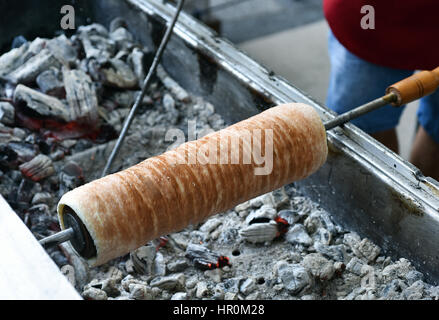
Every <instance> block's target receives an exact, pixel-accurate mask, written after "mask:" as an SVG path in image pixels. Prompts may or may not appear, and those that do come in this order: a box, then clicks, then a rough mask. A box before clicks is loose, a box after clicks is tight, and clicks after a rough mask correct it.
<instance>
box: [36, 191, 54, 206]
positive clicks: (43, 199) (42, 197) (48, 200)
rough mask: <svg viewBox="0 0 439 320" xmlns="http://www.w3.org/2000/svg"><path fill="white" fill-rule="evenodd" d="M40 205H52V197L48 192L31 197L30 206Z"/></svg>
mask: <svg viewBox="0 0 439 320" xmlns="http://www.w3.org/2000/svg"><path fill="white" fill-rule="evenodd" d="M40 203H43V204H47V205H51V204H52V195H51V194H50V193H49V192H37V193H35V195H34V196H33V197H32V201H31V204H33V205H35V204H40Z"/></svg>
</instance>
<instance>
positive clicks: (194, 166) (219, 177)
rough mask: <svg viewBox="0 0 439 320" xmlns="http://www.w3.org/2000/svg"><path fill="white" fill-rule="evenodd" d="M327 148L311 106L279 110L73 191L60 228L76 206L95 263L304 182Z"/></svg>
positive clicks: (63, 200) (321, 161) (64, 203)
mask: <svg viewBox="0 0 439 320" xmlns="http://www.w3.org/2000/svg"><path fill="white" fill-rule="evenodd" d="M270 136H271V137H272V138H270ZM258 137H259V138H258ZM267 137H268V138H267ZM258 139H259V141H261V143H260V145H259V144H258V143H256V144H255V141H258ZM270 145H271V147H270ZM210 146H213V149H210ZM215 146H216V147H215ZM255 146H256V147H255ZM258 146H259V147H258ZM206 147H207V149H206ZM211 150H213V151H211ZM261 150H262V152H261ZM211 152H212V153H211ZM221 153H223V154H224V155H225V157H222V156H221ZM327 153H328V147H327V142H326V131H325V127H324V126H323V123H322V120H321V119H320V117H319V115H318V113H317V112H316V110H315V109H314V108H313V107H311V106H308V105H305V104H301V103H292V104H285V105H281V106H277V107H273V108H270V109H268V110H266V111H264V112H262V113H260V114H258V115H256V116H253V117H251V118H249V119H247V120H244V121H241V122H239V123H236V124H234V125H232V126H230V127H227V128H225V129H223V130H220V131H217V132H214V133H211V134H209V135H207V136H205V137H203V138H201V139H199V140H195V141H189V142H187V143H184V144H182V145H180V146H179V147H177V148H175V149H173V150H170V151H167V152H166V153H164V154H162V155H159V156H156V157H152V158H149V159H147V160H145V161H143V162H141V163H139V164H137V165H135V166H133V167H130V168H128V169H126V170H123V171H121V172H118V173H115V174H111V175H108V176H106V177H103V178H101V179H98V180H95V181H92V182H90V183H88V184H85V185H83V186H81V187H79V188H76V189H74V190H72V191H69V192H68V193H66V194H65V195H64V196H63V197H62V198H61V200H60V202H59V204H58V214H59V219H60V223H61V227H62V228H63V229H64V221H63V214H64V213H65V212H66V210H73V211H74V213H75V214H76V215H77V216H78V217H79V218H80V219H81V221H82V223H83V224H84V226H85V227H86V228H87V230H88V232H89V233H90V236H91V238H92V239H93V242H94V245H95V247H96V256H95V257H92V258H88V262H89V264H90V265H92V266H96V265H99V264H102V263H105V262H106V261H109V260H111V259H114V258H116V257H119V256H122V255H124V254H127V253H128V252H130V251H132V250H134V249H136V248H138V247H140V246H142V245H145V244H146V243H147V242H148V241H150V240H153V239H155V238H157V237H159V236H162V235H166V234H168V233H171V232H175V231H179V230H181V229H183V228H185V227H186V226H188V225H189V224H195V223H199V222H202V221H204V220H205V219H206V218H207V217H209V216H210V215H212V214H215V213H220V212H224V211H226V210H228V209H231V208H233V207H234V206H236V205H237V204H239V203H241V202H244V201H247V200H249V199H252V198H254V197H256V196H258V195H261V194H264V193H267V192H270V191H272V190H275V189H277V188H280V187H281V186H283V185H285V184H288V183H291V182H293V181H296V180H299V179H303V178H305V177H307V176H309V175H310V174H312V173H313V172H315V171H317V169H319V168H320V166H322V165H323V164H324V163H325V161H326V157H327ZM213 154H216V155H217V156H218V158H217V160H216V161H215V157H212V158H210V156H211V155H213ZM245 155H247V156H250V157H247V156H245ZM256 155H261V156H262V155H264V158H265V159H264V160H263V161H260V160H261V158H259V160H257V161H256V158H255V156H256ZM270 158H271V159H270ZM190 159H192V160H190ZM219 159H222V160H219ZM270 161H271V164H270V163H269V162H270ZM263 167H265V168H266V169H268V170H265V171H264V169H263ZM258 168H259V169H263V170H260V171H258V170H257V169H258Z"/></svg>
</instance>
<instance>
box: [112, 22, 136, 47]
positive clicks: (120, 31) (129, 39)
mask: <svg viewBox="0 0 439 320" xmlns="http://www.w3.org/2000/svg"><path fill="white" fill-rule="evenodd" d="M110 39H111V40H113V41H114V42H116V45H117V48H118V50H130V49H132V47H133V46H134V43H133V40H134V39H133V35H132V34H131V32H129V31H128V30H127V29H126V28H124V27H119V28H117V29H116V30H114V31H113V32H111V33H110Z"/></svg>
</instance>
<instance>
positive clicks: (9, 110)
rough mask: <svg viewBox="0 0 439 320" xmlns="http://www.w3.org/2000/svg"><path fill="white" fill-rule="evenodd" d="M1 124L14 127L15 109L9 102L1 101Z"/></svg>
mask: <svg viewBox="0 0 439 320" xmlns="http://www.w3.org/2000/svg"><path fill="white" fill-rule="evenodd" d="M0 122H1V123H4V124H6V125H13V124H14V122H15V109H14V106H13V105H12V104H11V103H9V102H3V101H0Z"/></svg>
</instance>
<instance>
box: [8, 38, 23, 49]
mask: <svg viewBox="0 0 439 320" xmlns="http://www.w3.org/2000/svg"><path fill="white" fill-rule="evenodd" d="M25 43H27V40H26V38H25V37H24V36H22V35H19V36H16V37H14V39H12V44H11V49H15V48H20V47H21V46H22V45H23V44H25Z"/></svg>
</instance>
